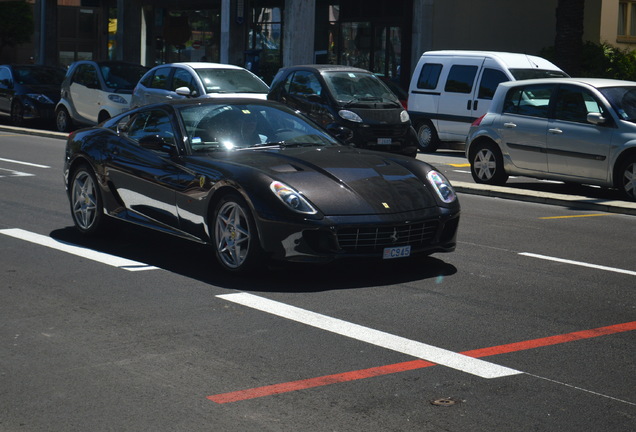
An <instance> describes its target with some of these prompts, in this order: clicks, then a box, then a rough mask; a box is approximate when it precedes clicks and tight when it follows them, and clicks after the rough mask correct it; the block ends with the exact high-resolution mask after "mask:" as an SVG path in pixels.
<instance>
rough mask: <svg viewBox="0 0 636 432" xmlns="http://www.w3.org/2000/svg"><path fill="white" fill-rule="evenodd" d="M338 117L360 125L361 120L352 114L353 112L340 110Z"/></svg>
mask: <svg viewBox="0 0 636 432" xmlns="http://www.w3.org/2000/svg"><path fill="white" fill-rule="evenodd" d="M338 115H339V116H340V117H342V118H343V119H345V120H349V121H352V122H356V123H362V119H361V118H360V116H359V115H358V114H356V113H354V112H353V111H349V110H340V111H338Z"/></svg>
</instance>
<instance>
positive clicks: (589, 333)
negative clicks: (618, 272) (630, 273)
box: [208, 321, 636, 404]
mask: <svg viewBox="0 0 636 432" xmlns="http://www.w3.org/2000/svg"><path fill="white" fill-rule="evenodd" d="M632 330H636V321H632V322H628V323H624V324H616V325H611V326H607V327H599V328H596V329H591V330H583V331H578V332H573V333H566V334H562V335H557V336H549V337H545V338H540V339H532V340H528V341H524V342H516V343H511V344H506V345H499V346H495V347H490V348H481V349H476V350H471V351H464V352H462V353H461V354H464V355H466V356H469V357H474V358H479V357H488V356H492V355H497V354H505V353H511V352H517V351H525V350H528V349H533V348H539V347H544V346H550V345H558V344H562V343H565V342H573V341H577V340H582V339H590V338H595V337H599V336H606V335H611V334H615V333H622V332H626V331H632ZM429 366H435V363H431V362H427V361H424V360H412V361H408V362H403V363H395V364H391V365H386V366H379V367H374V368H369V369H361V370H357V371H351V372H344V373H339V374H334V375H325V376H322V377H317V378H309V379H305V380H299V381H291V382H287V383H281V384H273V385H269V386H264V387H257V388H253V389H247V390H239V391H235V392H230V393H222V394H218V395H213V396H208V399H210V400H211V401H213V402H216V403H218V404H224V403H229V402H238V401H242V400H247V399H254V398H258V397H263V396H271V395H275V394H280V393H287V392H291V391H296V390H304V389H308V388H313V387H321V386H325V385H329V384H337V383H342V382H347V381H354V380H359V379H364V378H371V377H376V376H381V375H389V374H393V373H397V372H405V371H409V370H415V369H422V368H425V367H429Z"/></svg>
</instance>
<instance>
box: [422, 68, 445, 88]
mask: <svg viewBox="0 0 636 432" xmlns="http://www.w3.org/2000/svg"><path fill="white" fill-rule="evenodd" d="M441 73H442V65H441V64H437V63H426V64H425V65H424V66H422V71H421V72H420V77H419V79H418V80H417V88H418V89H424V90H434V89H435V88H437V83H438V82H439V75H440V74H441Z"/></svg>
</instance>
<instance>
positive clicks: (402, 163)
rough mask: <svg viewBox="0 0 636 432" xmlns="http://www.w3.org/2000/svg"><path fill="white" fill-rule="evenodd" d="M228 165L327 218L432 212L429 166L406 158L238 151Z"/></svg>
mask: <svg viewBox="0 0 636 432" xmlns="http://www.w3.org/2000/svg"><path fill="white" fill-rule="evenodd" d="M228 159H231V160H232V162H234V163H237V164H241V165H244V166H250V167H252V168H254V169H256V170H258V171H260V172H261V173H263V174H265V175H266V176H267V177H270V178H271V179H275V180H278V181H281V182H283V183H285V184H287V185H288V186H290V187H292V188H294V189H296V190H297V191H299V192H301V193H302V194H303V195H304V196H305V197H306V198H307V199H309V201H311V203H313V204H314V205H315V206H317V207H318V209H319V210H320V211H322V212H323V213H324V214H326V215H362V214H395V213H403V212H411V211H417V210H422V209H425V208H430V207H434V206H437V202H436V200H435V197H434V196H433V193H434V191H432V189H431V187H430V186H429V185H428V183H427V182H426V180H423V179H424V178H425V175H426V171H427V169H430V166H428V165H427V164H425V163H423V162H419V161H417V160H415V159H411V158H401V157H400V156H395V155H391V154H386V153H384V152H368V151H360V150H358V149H355V148H351V147H346V146H333V147H307V148H287V149H281V150H241V151H236V152H232V153H231V154H228ZM398 161H399V162H398ZM408 166H410V167H411V168H412V169H409V168H407V167H408ZM415 167H417V168H415ZM414 171H418V172H417V174H416V172H414Z"/></svg>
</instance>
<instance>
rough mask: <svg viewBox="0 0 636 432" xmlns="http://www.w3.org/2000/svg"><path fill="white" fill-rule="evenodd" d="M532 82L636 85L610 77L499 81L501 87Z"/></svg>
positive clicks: (635, 83) (633, 82) (610, 85)
mask: <svg viewBox="0 0 636 432" xmlns="http://www.w3.org/2000/svg"><path fill="white" fill-rule="evenodd" d="M534 84H585V85H588V86H591V87H596V88H603V87H617V86H636V81H625V80H617V79H610V78H540V79H529V80H520V81H507V82H503V83H500V84H499V85H500V86H503V87H515V86H519V85H522V86H523V85H534Z"/></svg>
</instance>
